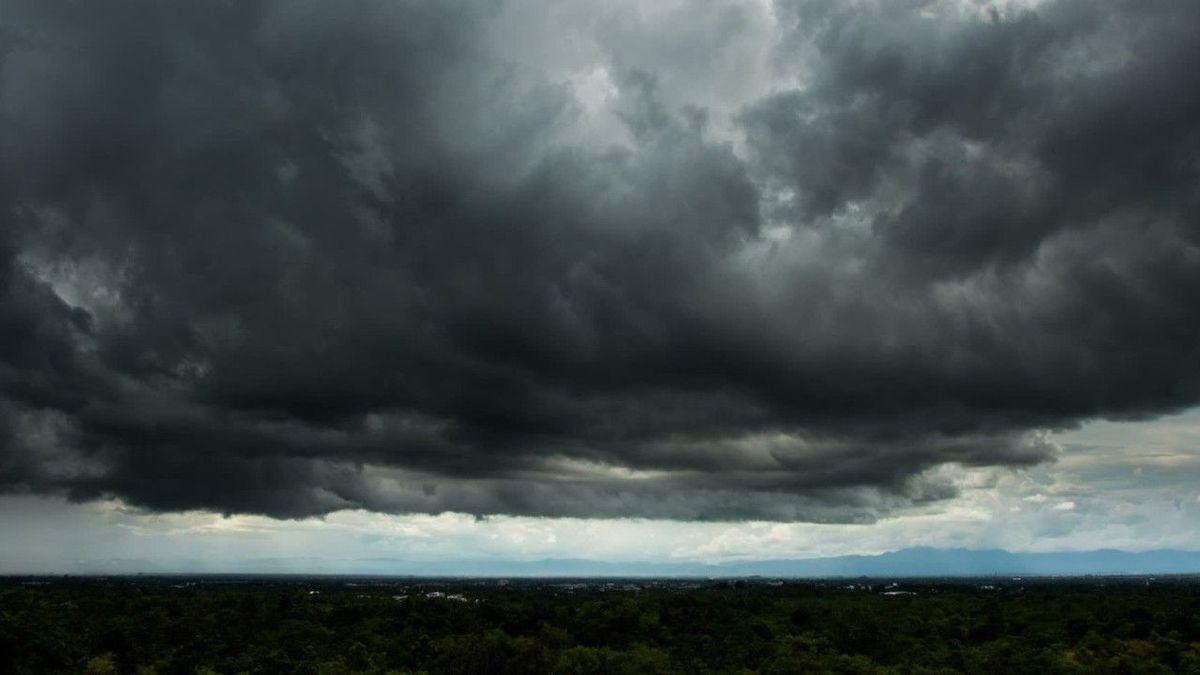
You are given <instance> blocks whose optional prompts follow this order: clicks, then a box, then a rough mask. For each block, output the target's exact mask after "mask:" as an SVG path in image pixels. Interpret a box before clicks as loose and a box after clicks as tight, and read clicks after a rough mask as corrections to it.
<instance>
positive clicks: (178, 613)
mask: <svg viewBox="0 0 1200 675" xmlns="http://www.w3.org/2000/svg"><path fill="white" fill-rule="evenodd" d="M851 585H852V586H854V588H847V586H851ZM898 591H899V592H903V593H907V592H911V593H913V594H911V595H909V594H896V593H897V592H898ZM885 593H891V594H885ZM456 596H457V597H456ZM0 672H3V673H57V672H71V673H74V672H85V673H189V674H191V673H213V672H216V673H230V674H232V673H352V672H353V673H357V672H365V673H388V672H397V673H408V672H429V673H593V672H603V673H691V672H722V673H748V672H764V673H801V672H803V673H957V672H966V673H1039V674H1040V673H1172V672H1180V673H1194V674H1200V583H1197V581H1196V580H1195V579H1186V578H1174V579H1160V580H1155V581H1152V580H1144V579H1126V580H1113V579H1110V580H1099V579H1098V580H1077V581H1066V582H1052V581H1008V582H1003V583H1001V582H985V581H972V582H968V581H943V582H931V581H922V582H919V583H918V582H900V583H899V586H893V585H891V584H888V583H887V582H880V581H873V582H871V581H862V580H859V581H827V582H798V583H786V584H779V583H778V582H775V583H768V582H728V581H727V582H684V581H661V582H652V581H629V582H605V581H576V582H568V581H542V582H531V581H525V582H514V583H512V584H503V583H501V582H495V581H462V582H449V581H431V580H425V581H421V580H379V579H374V580H372V579H357V580H345V579H342V580H323V581H318V580H296V579H292V580H285V579H273V580H272V579H257V580H246V579H240V580H239V579H229V578H226V579H214V578H207V579H199V580H196V579H193V580H183V579H178V578H152V579H123V580H121V579H118V580H103V579H97V580H79V581H72V580H53V581H51V580H21V579H9V580H7V581H0Z"/></svg>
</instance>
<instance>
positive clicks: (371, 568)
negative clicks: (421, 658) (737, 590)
mask: <svg viewBox="0 0 1200 675" xmlns="http://www.w3.org/2000/svg"><path fill="white" fill-rule="evenodd" d="M358 562H359V567H360V570H361V571H362V572H363V573H374V574H401V575H407V574H412V575H429V574H432V575H448V576H520V577H594V576H600V577H623V576H628V577H657V576H696V577H751V576H763V577H810V578H811V577H862V576H867V577H888V576H893V577H937V576H1022V575H1024V576H1047V575H1048V576H1062V575H1085V574H1192V573H1200V552H1198V551H1177V550H1157V551H1142V552H1129V551H1117V550H1098V551H1080V552H1066V553H1013V552H1010V551H1004V550H970V549H962V548H954V549H938V548H927V547H917V548H907V549H902V550H899V551H893V552H890V553H883V554H880V555H847V556H836V557H830V558H807V559H799V560H754V561H743V562H728V563H721V564H704V563H687V562H681V563H674V562H608V561H597V560H580V559H554V558H552V559H544V560H532V561H513V560H459V561H444V562H437V563H429V562H415V561H403V560H391V559H372V560H361V561H358Z"/></svg>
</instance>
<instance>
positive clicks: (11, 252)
mask: <svg viewBox="0 0 1200 675" xmlns="http://www.w3.org/2000/svg"><path fill="white" fill-rule="evenodd" d="M639 4H640V3H586V2H566V3H547V4H546V5H545V6H541V5H539V4H537V3H525V2H522V3H516V2H509V3H495V2H488V3H485V2H478V3H467V2H433V1H430V2H422V1H415V0H414V1H402V0H392V1H384V0H377V1H369V2H356V3H333V2H308V1H299V0H295V1H290V2H266V1H246V2H218V1H216V0H209V1H199V0H176V1H172V2H158V1H153V2H152V1H150V0H145V1H133V0H120V1H116V2H104V3H83V2H65V1H47V0H0V207H2V211H0V490H4V491H32V492H39V493H62V494H66V495H68V496H70V497H71V498H73V499H80V500H83V499H91V498H98V497H117V498H120V499H122V500H124V501H125V502H127V503H129V504H132V505H136V506H140V507H144V508H147V509H152V510H186V509H210V510H214V511H218V512H225V513H235V512H243V513H263V514H268V515H273V516H281V517H302V516H307V515H316V514H322V513H327V512H330V511H333V510H337V509H343V508H363V509H368V510H378V511H387V512H397V513H399V512H428V513H438V512H442V511H447V510H450V511H460V512H466V513H472V514H479V515H486V514H499V513H504V514H517V515H553V516H581V517H591V516H644V517H663V518H676V519H747V518H754V519H770V520H813V521H863V520H870V519H872V518H875V517H878V516H879V515H881V514H883V513H886V512H888V511H890V510H892V509H899V508H904V507H905V506H908V505H912V504H914V503H921V502H926V501H929V500H936V499H941V498H945V497H947V496H950V495H951V494H952V488H951V487H949V486H948V485H946V484H942V483H940V482H939V481H938V480H936V478H934V477H932V473H931V472H930V470H931V469H933V468H935V467H938V466H940V465H943V464H946V463H959V464H964V465H969V466H1014V467H1015V466H1028V465H1031V464H1035V463H1038V462H1041V461H1046V460H1048V459H1051V458H1052V456H1053V453H1054V449H1053V447H1052V446H1051V445H1050V444H1049V443H1047V442H1046V441H1045V440H1044V435H1043V434H1042V431H1043V430H1046V429H1057V428H1064V427H1069V426H1072V425H1074V424H1077V423H1079V422H1080V421H1083V420H1088V419H1094V418H1102V417H1104V418H1141V417H1148V416H1154V415H1158V414H1163V413H1166V412H1171V411H1177V410H1181V409H1183V408H1185V407H1188V406H1191V405H1195V404H1197V403H1200V69H1197V68H1196V67H1195V64H1197V63H1200V4H1197V3H1196V2H1194V0H1175V1H1164V2H1154V3H1147V2H1140V1H1139V2H1134V1H1132V0H1130V1H1117V0H1111V1H1106V2H1094V1H1091V0H1088V1H1083V0H1057V1H1054V0H1050V1H1047V2H1041V3H1031V2H1025V3H1007V4H1006V3H1002V2H1001V3H991V4H987V3H981V2H967V1H965V0H963V1H961V2H958V1H950V0H947V1H944V2H933V1H917V0H911V1H907V2H882V1H880V2H871V1H864V2H831V1H828V0H797V1H788V0H779V1H778V2H776V3H774V4H773V5H768V4H763V3H760V2H746V3H732V2H731V3H721V2H700V1H699V0H696V1H695V2H683V3H676V4H670V5H657V6H656V7H655V8H654V9H648V8H644V7H639Z"/></svg>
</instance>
